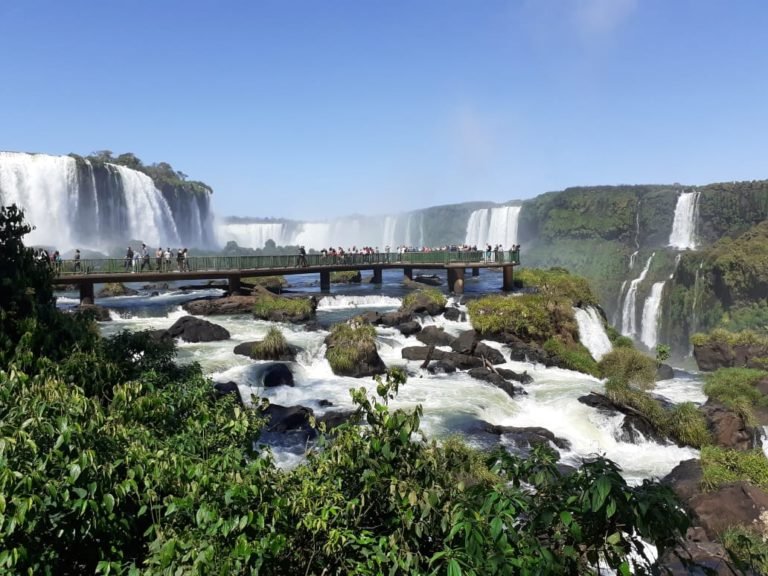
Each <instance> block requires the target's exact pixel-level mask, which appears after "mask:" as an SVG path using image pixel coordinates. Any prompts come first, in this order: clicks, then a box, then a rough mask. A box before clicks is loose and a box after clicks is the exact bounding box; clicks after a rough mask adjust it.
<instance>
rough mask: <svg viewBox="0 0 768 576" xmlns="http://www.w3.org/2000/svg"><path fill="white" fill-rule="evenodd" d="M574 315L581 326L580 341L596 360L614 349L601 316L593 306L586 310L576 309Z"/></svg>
mask: <svg viewBox="0 0 768 576" xmlns="http://www.w3.org/2000/svg"><path fill="white" fill-rule="evenodd" d="M573 313H574V316H576V323H577V324H578V326H579V340H580V341H581V343H582V344H584V346H585V347H586V348H587V350H589V353H590V354H592V357H593V358H594V359H595V360H600V359H601V358H602V357H603V356H605V355H606V354H608V352H610V351H611V350H612V349H613V345H612V344H611V341H610V339H609V338H608V334H606V332H605V327H604V326H603V320H602V318H601V317H600V314H599V313H598V312H597V310H595V308H594V307H592V306H589V307H587V309H586V310H582V309H581V308H574V309H573Z"/></svg>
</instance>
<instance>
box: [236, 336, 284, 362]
mask: <svg viewBox="0 0 768 576" xmlns="http://www.w3.org/2000/svg"><path fill="white" fill-rule="evenodd" d="M261 343H262V340H253V341H249V342H241V343H240V344H238V345H237V346H235V348H234V350H233V352H234V353H235V354H239V355H240V356H248V358H251V359H253V360H279V361H282V362H294V361H295V360H296V354H297V353H298V352H299V349H298V348H296V347H295V346H291V345H290V344H288V345H286V347H285V348H283V349H281V350H280V351H278V353H276V354H271V353H268V352H266V351H264V350H262V349H261V348H260V347H259V344H261Z"/></svg>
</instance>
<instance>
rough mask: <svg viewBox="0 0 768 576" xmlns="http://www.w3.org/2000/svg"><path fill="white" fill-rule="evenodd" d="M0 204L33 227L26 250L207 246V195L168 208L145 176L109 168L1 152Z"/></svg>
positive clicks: (180, 198)
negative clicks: (13, 207) (136, 243)
mask: <svg viewBox="0 0 768 576" xmlns="http://www.w3.org/2000/svg"><path fill="white" fill-rule="evenodd" d="M0 203H2V204H17V205H18V206H19V207H20V208H22V209H23V210H24V212H25V215H26V218H27V221H28V222H29V223H30V224H32V225H33V226H34V227H35V230H34V231H33V232H32V233H31V234H30V236H29V237H28V242H29V243H30V244H32V245H45V246H53V247H56V248H57V249H59V250H62V251H66V250H68V249H72V248H75V247H81V248H91V249H95V250H105V249H106V248H109V247H110V246H113V245H115V244H118V243H119V244H122V243H123V242H125V241H127V240H142V241H144V242H147V243H148V244H150V245H151V246H159V245H161V244H162V245H165V246H168V245H173V246H180V245H186V246H190V247H195V246H207V245H211V244H213V238H212V234H211V232H212V230H213V227H212V225H211V223H210V221H209V219H210V212H209V210H208V206H209V198H208V195H205V194H197V195H191V194H190V195H186V194H176V197H175V199H174V202H173V203H172V204H169V201H168V200H167V199H166V197H165V196H164V194H163V193H162V192H161V191H160V190H158V189H157V188H156V187H155V184H154V182H153V181H152V179H151V178H149V176H147V175H146V174H144V173H142V172H138V171H136V170H131V169H130V168H126V167H124V166H117V165H114V164H99V165H94V164H92V163H91V162H89V161H88V160H85V159H77V160H76V159H75V158H73V157H70V156H50V155H47V154H25V153H19V152H0Z"/></svg>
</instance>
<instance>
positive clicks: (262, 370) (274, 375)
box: [254, 362, 294, 388]
mask: <svg viewBox="0 0 768 576" xmlns="http://www.w3.org/2000/svg"><path fill="white" fill-rule="evenodd" d="M254 376H255V378H256V381H257V382H258V383H259V384H261V386H263V387H264V388H274V387H276V386H293V385H294V382H293V372H291V369H290V368H288V366H286V365H285V364H280V363H277V362H276V363H273V364H259V365H257V366H256V367H255V374H254Z"/></svg>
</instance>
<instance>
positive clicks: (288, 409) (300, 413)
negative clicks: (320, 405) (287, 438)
mask: <svg viewBox="0 0 768 576" xmlns="http://www.w3.org/2000/svg"><path fill="white" fill-rule="evenodd" d="M263 414H264V416H265V417H266V418H267V420H268V422H267V426H266V430H267V431H268V432H279V433H286V432H294V433H295V432H299V433H302V434H306V435H307V436H308V437H314V436H315V435H316V434H317V431H316V430H315V429H314V428H312V426H311V425H310V418H311V417H312V416H313V415H314V412H313V411H312V408H307V407H306V406H281V405H279V404H270V405H269V406H267V407H266V408H265V409H264V410H263Z"/></svg>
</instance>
